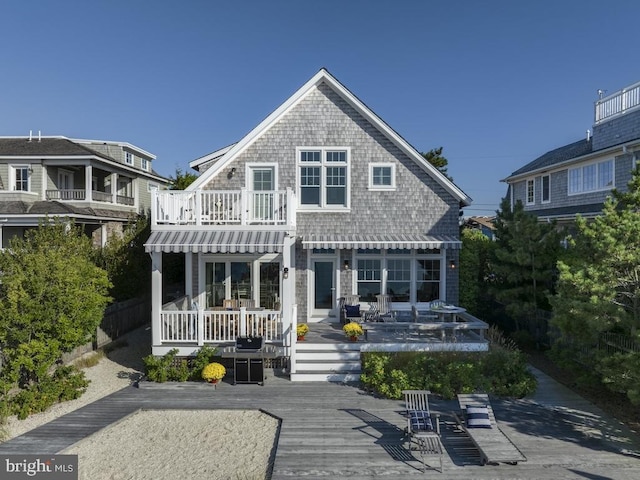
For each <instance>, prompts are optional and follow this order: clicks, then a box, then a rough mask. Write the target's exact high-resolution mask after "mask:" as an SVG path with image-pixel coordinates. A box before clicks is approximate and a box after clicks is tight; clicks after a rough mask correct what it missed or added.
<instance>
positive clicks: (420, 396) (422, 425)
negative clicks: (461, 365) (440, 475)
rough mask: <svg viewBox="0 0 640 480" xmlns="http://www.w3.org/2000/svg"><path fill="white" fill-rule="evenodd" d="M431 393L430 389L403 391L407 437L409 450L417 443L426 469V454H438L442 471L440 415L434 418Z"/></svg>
mask: <svg viewBox="0 0 640 480" xmlns="http://www.w3.org/2000/svg"><path fill="white" fill-rule="evenodd" d="M429 393H430V392H429V391H428V390H403V391H402V395H403V397H404V405H405V414H406V417H407V428H406V438H407V441H408V444H409V451H411V450H412V449H413V444H414V443H415V444H416V446H417V450H418V451H419V452H420V457H421V459H422V466H423V467H424V469H425V470H426V465H425V461H424V457H425V455H436V456H438V457H439V460H440V472H442V471H443V469H442V454H443V448H442V442H441V441H440V416H439V415H436V416H435V417H434V418H432V415H431V412H430V410H429ZM434 425H435V426H434Z"/></svg>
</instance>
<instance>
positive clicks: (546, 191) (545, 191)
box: [542, 175, 551, 203]
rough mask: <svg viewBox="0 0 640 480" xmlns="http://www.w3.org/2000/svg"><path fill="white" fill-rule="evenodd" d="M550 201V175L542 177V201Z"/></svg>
mask: <svg viewBox="0 0 640 480" xmlns="http://www.w3.org/2000/svg"><path fill="white" fill-rule="evenodd" d="M550 201H551V175H544V176H543V177H542V203H549V202H550Z"/></svg>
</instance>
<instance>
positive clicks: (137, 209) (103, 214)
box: [0, 135, 169, 248]
mask: <svg viewBox="0 0 640 480" xmlns="http://www.w3.org/2000/svg"><path fill="white" fill-rule="evenodd" d="M154 159H155V156H154V155H152V154H150V153H148V152H146V151H144V150H142V149H141V148H139V147H136V146H135V145H131V144H129V143H126V142H111V141H104V140H80V139H70V138H66V137H42V136H40V135H38V136H32V135H29V136H28V137H0V236H1V238H2V248H6V247H7V246H8V244H9V240H10V239H11V238H12V237H14V236H19V237H22V236H23V235H24V232H25V231H26V230H27V229H30V228H34V227H37V226H38V224H39V222H40V221H42V220H43V219H45V218H46V217H65V218H69V219H71V220H73V221H74V222H75V223H76V224H77V225H81V226H82V228H83V229H84V232H85V233H86V234H87V235H88V236H90V237H91V238H92V239H93V242H94V244H96V245H104V243H105V242H106V241H107V239H108V237H109V236H110V235H111V234H112V233H113V232H120V233H121V232H122V227H123V225H124V224H125V223H126V222H127V221H128V220H129V219H130V218H131V217H132V216H133V215H135V214H138V213H148V212H149V210H150V208H151V192H152V191H153V190H156V189H160V190H163V189H166V188H167V186H168V184H169V180H168V179H167V178H165V177H162V176H160V175H158V174H157V173H155V172H154V171H153V168H152V162H153V160H154Z"/></svg>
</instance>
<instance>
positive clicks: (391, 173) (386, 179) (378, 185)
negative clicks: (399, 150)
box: [369, 163, 396, 190]
mask: <svg viewBox="0 0 640 480" xmlns="http://www.w3.org/2000/svg"><path fill="white" fill-rule="evenodd" d="M395 189H396V166H395V164H393V163H370V164H369V190H395Z"/></svg>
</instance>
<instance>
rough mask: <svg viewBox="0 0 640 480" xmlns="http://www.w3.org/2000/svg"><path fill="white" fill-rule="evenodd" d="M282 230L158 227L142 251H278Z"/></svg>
mask: <svg viewBox="0 0 640 480" xmlns="http://www.w3.org/2000/svg"><path fill="white" fill-rule="evenodd" d="M284 236H285V233H284V232H272V231H254V232H251V231H215V232H209V231H202V230H200V231H162V232H152V233H151V235H150V236H149V239H148V240H147V242H146V243H145V244H144V247H145V251H146V252H148V253H150V252H164V253H189V252H191V253H281V252H282V249H283V246H284Z"/></svg>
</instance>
